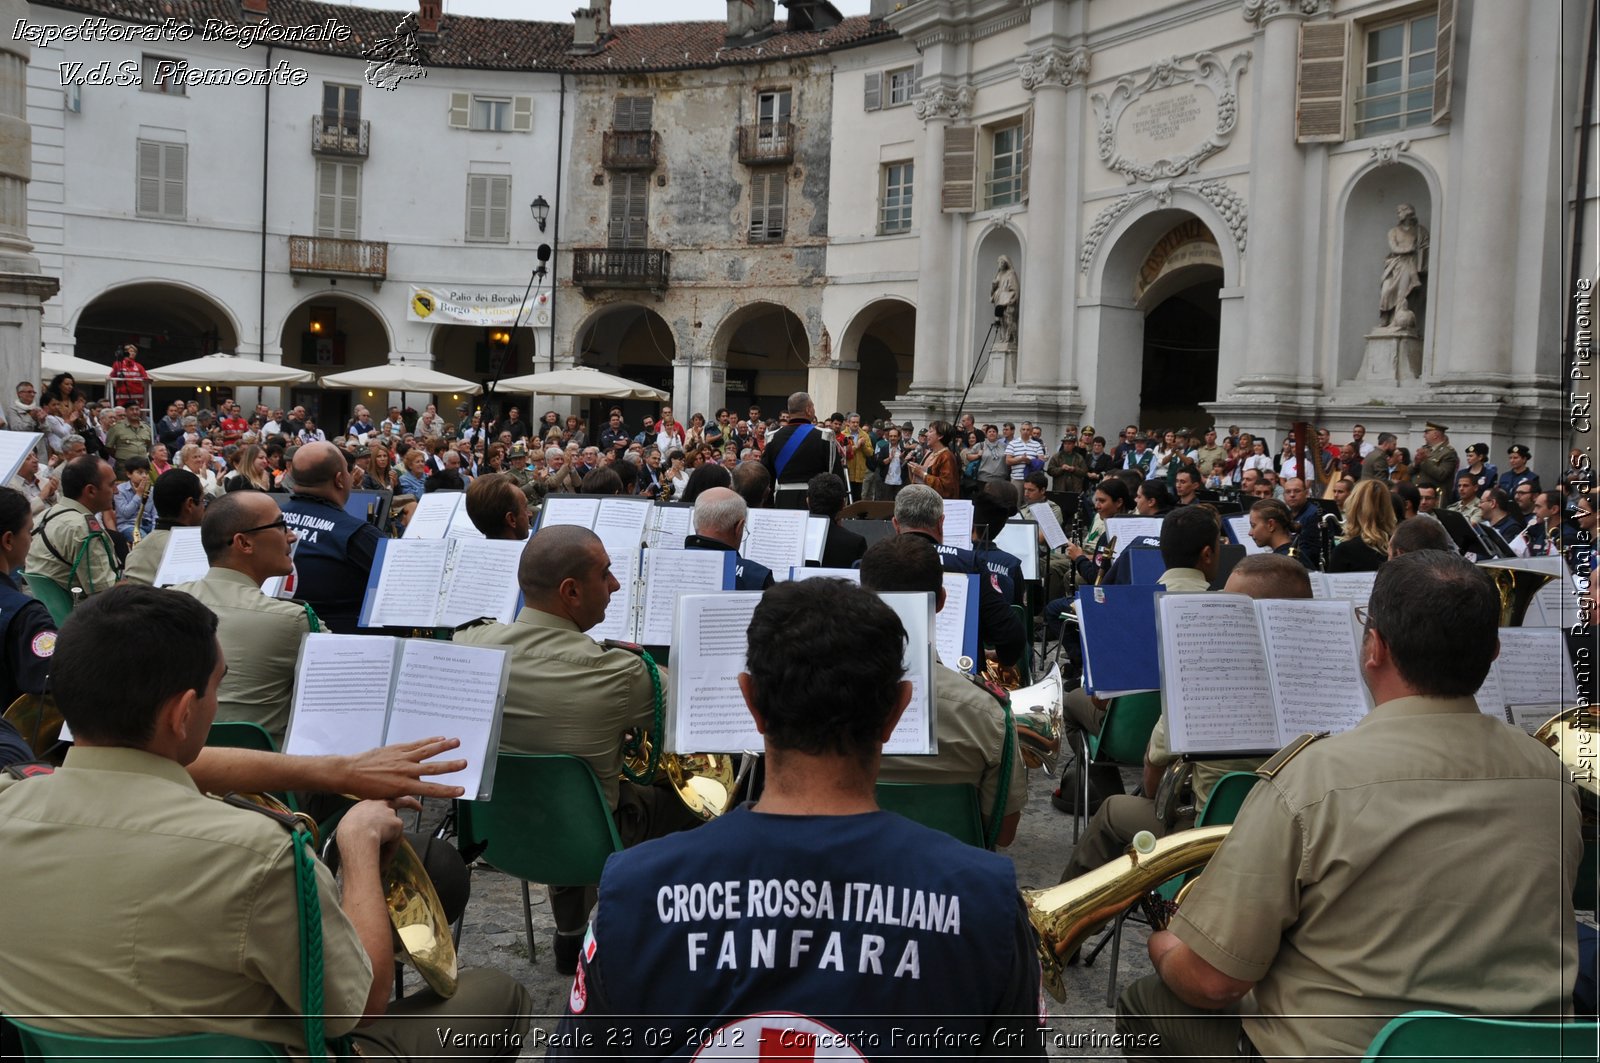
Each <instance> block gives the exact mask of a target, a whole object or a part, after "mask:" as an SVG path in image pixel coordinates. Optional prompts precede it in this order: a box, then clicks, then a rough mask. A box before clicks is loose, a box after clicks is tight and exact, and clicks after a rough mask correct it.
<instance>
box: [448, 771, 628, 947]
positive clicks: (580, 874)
mask: <svg viewBox="0 0 1600 1063" xmlns="http://www.w3.org/2000/svg"><path fill="white" fill-rule="evenodd" d="M456 829H457V844H458V846H459V847H460V848H461V849H462V851H463V852H465V851H467V850H468V849H469V848H472V847H474V846H476V845H479V844H481V845H483V846H484V849H483V858H484V859H485V860H487V861H488V862H489V863H490V864H492V865H493V866H494V867H495V868H497V869H499V870H501V871H504V872H505V873H506V874H508V875H511V876H512V877H514V878H518V879H521V880H522V921H523V926H524V928H525V929H526V930H527V933H528V959H529V960H530V961H531V960H532V959H533V957H534V956H535V954H536V953H535V945H534V937H533V908H532V904H531V902H530V900H529V897H528V883H529V882H541V883H544V884H545V885H547V886H592V885H594V884H595V883H597V882H599V881H600V872H601V870H602V869H603V868H604V867H605V863H606V858H607V857H609V856H610V855H611V854H612V853H616V852H621V851H622V838H621V837H620V836H619V835H618V834H617V824H616V820H614V819H613V818H612V816H611V806H610V805H609V804H608V803H607V802H606V794H605V791H604V790H603V789H601V787H600V780H599V779H597V778H595V774H594V769H592V768H590V767H589V763H588V761H585V760H582V759H580V758H578V757H574V756H570V755H568V754H565V753H538V754H533V753H501V754H500V756H499V758H498V759H497V760H496V762H495V769H494V799H493V800H490V801H457V802H456Z"/></svg>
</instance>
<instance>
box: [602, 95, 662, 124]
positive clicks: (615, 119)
mask: <svg viewBox="0 0 1600 1063" xmlns="http://www.w3.org/2000/svg"><path fill="white" fill-rule="evenodd" d="M654 109H655V100H654V99H652V98H651V97H649V96H618V97H617V98H616V101H615V102H614V103H613V104H612V109H611V128H612V130H613V131H614V132H618V133H648V132H650V119H651V116H652V113H653V111H654Z"/></svg>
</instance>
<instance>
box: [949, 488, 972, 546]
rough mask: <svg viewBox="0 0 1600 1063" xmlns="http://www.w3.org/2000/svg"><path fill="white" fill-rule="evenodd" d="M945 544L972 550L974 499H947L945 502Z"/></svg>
mask: <svg viewBox="0 0 1600 1063" xmlns="http://www.w3.org/2000/svg"><path fill="white" fill-rule="evenodd" d="M942 534H943V536H944V542H945V543H947V544H949V545H950V546H959V547H960V548H961V549H963V550H971V549H972V499H970V498H947V499H945V500H944V531H943V533H942Z"/></svg>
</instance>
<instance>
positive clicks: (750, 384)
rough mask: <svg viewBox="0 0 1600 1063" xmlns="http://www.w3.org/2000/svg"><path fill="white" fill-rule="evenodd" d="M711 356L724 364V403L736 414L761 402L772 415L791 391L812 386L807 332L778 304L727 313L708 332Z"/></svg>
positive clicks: (761, 304)
mask: <svg viewBox="0 0 1600 1063" xmlns="http://www.w3.org/2000/svg"><path fill="white" fill-rule="evenodd" d="M711 356H712V359H713V361H714V362H722V363H723V364H725V365H726V366H727V369H726V370H725V373H726V385H727V390H726V392H725V394H726V396H727V398H726V400H725V402H724V405H726V406H727V407H728V409H730V410H732V411H734V412H735V413H743V412H745V411H747V410H748V409H749V407H751V406H760V407H761V412H762V414H763V415H764V416H766V417H769V418H770V417H776V416H777V415H778V413H779V412H780V411H781V410H782V409H783V408H784V404H785V403H786V402H787V401H788V399H789V396H790V395H792V394H793V393H795V392H796V391H805V390H807V389H808V388H809V387H810V365H811V339H810V336H809V335H808V334H807V333H806V326H805V323H804V322H803V321H801V320H800V317H799V315H797V314H796V313H795V312H794V311H793V310H790V309H789V308H788V307H786V306H783V305H781V304H779V303H751V304H749V305H748V306H742V307H740V308H739V309H737V310H735V311H734V312H733V313H731V314H729V315H728V316H727V317H726V318H724V319H723V320H722V323H721V324H719V325H718V326H717V329H716V332H715V333H714V334H713V336H712V341H711ZM703 412H705V413H706V415H707V416H710V415H711V414H712V413H714V412H715V411H713V410H706V411H703ZM818 412H819V413H821V414H822V416H824V417H825V416H827V415H828V413H831V412H832V411H831V410H825V411H818Z"/></svg>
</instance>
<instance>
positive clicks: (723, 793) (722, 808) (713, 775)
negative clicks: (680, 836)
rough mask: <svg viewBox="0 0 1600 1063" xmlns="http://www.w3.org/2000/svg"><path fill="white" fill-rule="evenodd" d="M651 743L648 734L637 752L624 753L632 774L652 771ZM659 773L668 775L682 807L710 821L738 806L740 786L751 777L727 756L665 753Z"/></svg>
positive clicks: (657, 767)
mask: <svg viewBox="0 0 1600 1063" xmlns="http://www.w3.org/2000/svg"><path fill="white" fill-rule="evenodd" d="M652 741H653V740H652V738H651V736H650V735H648V734H646V735H644V736H643V737H642V738H641V739H640V740H639V748H638V749H637V750H636V751H630V752H626V753H624V755H623V761H624V763H625V764H626V765H627V767H628V770H629V771H631V772H633V774H635V775H643V774H644V773H645V772H646V771H648V770H649V767H650V753H651V745H652ZM747 757H748V755H747ZM656 771H657V772H663V773H665V774H666V777H667V782H668V783H669V784H671V786H672V789H673V791H674V792H675V793H677V795H678V800H680V801H682V802H683V807H685V808H687V809H688V810H689V811H690V812H693V813H694V814H695V815H696V816H699V817H700V818H701V819H702V820H705V821H707V822H709V821H711V820H713V819H716V818H717V817H718V816H720V815H722V814H723V813H724V812H727V811H728V810H729V809H731V808H733V806H734V805H736V804H738V803H739V796H738V793H739V784H740V783H742V782H743V780H744V776H745V775H746V774H748V773H747V772H745V771H743V770H741V769H740V768H738V767H736V766H735V764H734V759H733V757H731V756H729V755H727V754H726V753H663V754H661V761H660V763H659V764H658V765H657V766H656Z"/></svg>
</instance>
